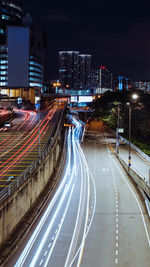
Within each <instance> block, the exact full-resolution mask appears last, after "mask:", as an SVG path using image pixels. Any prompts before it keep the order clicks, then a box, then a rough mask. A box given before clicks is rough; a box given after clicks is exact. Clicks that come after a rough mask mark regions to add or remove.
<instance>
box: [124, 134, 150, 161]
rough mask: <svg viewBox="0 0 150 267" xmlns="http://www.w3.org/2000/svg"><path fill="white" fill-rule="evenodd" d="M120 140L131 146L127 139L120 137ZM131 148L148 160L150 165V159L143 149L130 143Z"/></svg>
mask: <svg viewBox="0 0 150 267" xmlns="http://www.w3.org/2000/svg"><path fill="white" fill-rule="evenodd" d="M119 138H120V140H122V141H123V142H125V143H126V144H128V145H129V141H128V140H127V139H125V138H124V137H122V136H119ZM130 146H131V147H132V148H133V149H134V150H135V151H137V152H138V153H139V154H140V155H141V156H142V157H143V158H144V159H146V160H147V161H148V162H149V163H150V157H149V156H148V155H146V154H145V153H144V152H143V151H142V150H141V149H139V148H138V147H137V146H135V145H133V144H132V143H130Z"/></svg>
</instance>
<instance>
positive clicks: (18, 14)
mask: <svg viewBox="0 0 150 267" xmlns="http://www.w3.org/2000/svg"><path fill="white" fill-rule="evenodd" d="M22 16H23V10H22V1H21V0H20V1H19V0H2V1H0V86H7V75H8V55H7V51H8V49H7V26H8V25H21V23H22Z"/></svg>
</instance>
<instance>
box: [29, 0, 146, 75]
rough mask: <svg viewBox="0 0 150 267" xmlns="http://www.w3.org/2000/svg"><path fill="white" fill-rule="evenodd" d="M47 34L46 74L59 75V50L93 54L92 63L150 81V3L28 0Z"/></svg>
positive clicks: (144, 1)
mask: <svg viewBox="0 0 150 267" xmlns="http://www.w3.org/2000/svg"><path fill="white" fill-rule="evenodd" d="M24 10H25V11H28V12H29V13H30V14H31V15H32V16H33V18H35V19H38V21H39V22H40V24H41V25H42V26H43V28H44V29H45V30H46V32H47V56H46V58H47V59H46V78H47V79H56V78H58V51H61V50H77V51H80V52H81V53H89V54H91V55H92V66H93V67H94V66H100V65H106V66H107V67H109V68H110V70H111V71H112V73H113V74H114V75H119V74H123V75H126V76H128V77H129V78H130V79H131V80H150V1H149V0H143V1H139V2H137V1H134V0H130V1H129V0H124V1H121V0H120V1H118V0H91V1H90V0H86V1H85V0H76V1H71V0H70V1H65V0H53V1H52V0H36V1H35V0H24Z"/></svg>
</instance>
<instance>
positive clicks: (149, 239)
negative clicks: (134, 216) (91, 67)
mask: <svg viewBox="0 0 150 267" xmlns="http://www.w3.org/2000/svg"><path fill="white" fill-rule="evenodd" d="M109 155H110V157H111V159H112V161H113V162H114V164H115V166H116V168H117V169H118V171H119V173H120V174H121V176H122V178H123V180H124V181H125V182H126V184H127V186H128V188H129V190H130V192H131V193H132V194H133V196H134V198H135V200H136V202H137V205H138V207H139V210H140V213H141V217H142V221H143V225H144V228H145V232H146V237H147V241H148V245H149V247H150V236H149V233H148V229H147V226H146V222H145V219H144V215H143V212H142V208H141V205H140V203H139V201H138V199H137V196H136V195H135V193H134V191H133V190H132V188H131V186H130V184H129V183H128V181H127V179H126V178H125V176H124V175H123V173H122V172H121V170H120V169H119V168H118V166H117V164H116V162H115V161H114V159H113V158H112V156H111V154H109Z"/></svg>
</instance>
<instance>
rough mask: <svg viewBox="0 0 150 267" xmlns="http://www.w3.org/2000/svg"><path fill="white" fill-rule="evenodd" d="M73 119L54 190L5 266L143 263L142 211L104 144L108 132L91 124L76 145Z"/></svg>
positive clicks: (146, 251)
mask: <svg viewBox="0 0 150 267" xmlns="http://www.w3.org/2000/svg"><path fill="white" fill-rule="evenodd" d="M73 120H74V124H75V125H76V127H75V128H72V129H71V128H70V130H69V131H68V139H67V150H68V153H67V155H68V156H67V161H66V166H65V169H64V172H63V175H62V178H61V182H60V184H59V186H58V188H57V191H56V192H55V194H54V197H53V198H52V200H51V201H50V202H48V204H47V206H46V207H45V209H44V211H43V212H42V214H41V215H40V218H39V219H38V221H37V223H36V224H35V225H34V226H33V227H32V229H31V230H30V232H29V233H28V235H27V236H26V238H25V239H24V240H23V241H22V243H21V244H20V246H19V247H18V250H17V251H16V252H15V254H14V255H13V257H12V258H11V259H10V261H9V262H8V263H7V264H6V265H5V266H7V267H11V266H15V267H21V266H30V267H34V266H44V267H46V266H50V267H53V266H55V267H70V266H73V267H75V266H78V267H79V266H85V267H114V266H116V265H118V266H121V267H133V266H136V267H149V266H150V239H149V235H150V224H149V219H148V215H147V212H146V208H145V206H144V202H143V200H142V198H141V197H140V195H139V194H138V192H137V191H136V189H135V187H134V185H133V184H132V183H131V182H130V179H129V178H128V176H127V174H126V173H125V171H124V169H123V168H122V166H121V165H120V163H119V161H118V160H117V158H116V157H115V155H114V154H113V153H112V151H111V150H110V149H109V147H108V143H111V140H113V138H112V135H110V134H109V133H108V132H107V130H106V129H105V128H104V127H103V124H102V123H101V122H97V123H92V124H91V125H90V127H89V130H88V131H87V132H86V134H85V138H84V143H83V144H82V146H80V143H79V138H80V136H81V132H82V127H81V125H80V123H78V122H77V121H76V120H75V119H73ZM81 147H82V148H83V151H84V154H83V152H82V149H81ZM85 158H86V160H87V162H86V160H85Z"/></svg>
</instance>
